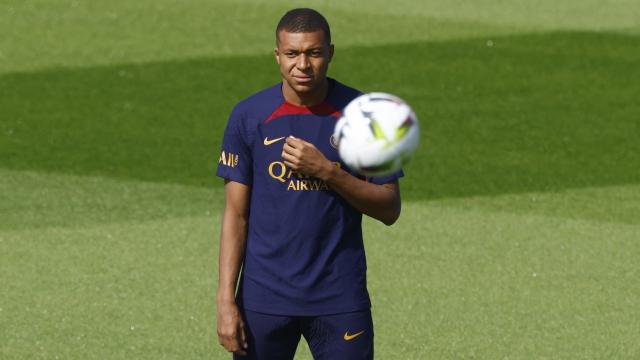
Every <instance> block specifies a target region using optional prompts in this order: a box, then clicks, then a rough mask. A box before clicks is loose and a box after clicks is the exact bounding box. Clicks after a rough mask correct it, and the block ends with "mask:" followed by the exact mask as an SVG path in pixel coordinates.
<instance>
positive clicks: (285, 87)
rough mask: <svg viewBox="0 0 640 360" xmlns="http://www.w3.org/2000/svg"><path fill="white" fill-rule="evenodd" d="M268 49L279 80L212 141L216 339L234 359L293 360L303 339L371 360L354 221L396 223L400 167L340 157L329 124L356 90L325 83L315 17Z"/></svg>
mask: <svg viewBox="0 0 640 360" xmlns="http://www.w3.org/2000/svg"><path fill="white" fill-rule="evenodd" d="M274 53H275V58H276V62H277V63H278V66H279V68H280V74H281V77H282V82H281V83H278V84H277V85H274V86H272V87H269V88H267V89H264V90H262V91H260V92H258V93H256V94H254V95H252V96H250V97H249V98H247V99H245V100H243V101H241V102H239V103H238V104H237V105H236V106H235V108H234V109H233V111H232V112H231V115H230V118H229V121H228V123H227V127H226V130H225V133H224V138H223V142H222V152H221V155H220V160H219V164H218V171H217V175H218V176H220V177H222V178H224V179H225V185H224V189H225V207H224V214H223V219H222V232H221V237H220V259H219V284H218V292H217V318H218V324H217V332H218V339H219V341H220V344H221V345H222V346H224V348H225V349H227V350H228V351H230V352H233V353H234V356H233V357H234V359H269V360H278V359H293V356H294V354H295V351H296V348H297V345H298V342H299V341H300V338H301V336H304V337H305V339H306V340H307V342H308V344H309V347H310V349H311V352H312V353H313V356H314V358H315V359H331V360H336V359H349V360H354V359H372V358H373V322H372V319H371V312H370V306H371V304H370V300H369V294H368V292H367V286H366V263H365V254H364V247H363V241H362V228H361V221H362V214H366V215H368V216H371V217H373V218H375V219H378V220H380V221H382V222H383V223H385V224H387V225H391V224H393V223H394V222H395V221H396V219H397V218H398V216H399V215H400V190H399V186H398V180H397V179H398V178H399V177H400V176H402V172H398V173H396V174H393V175H391V176H386V177H380V178H365V177H362V176H359V175H357V174H355V173H354V172H352V171H350V170H349V169H348V168H346V167H345V166H344V165H343V164H342V163H341V162H340V158H339V156H338V152H337V150H336V143H335V139H333V138H332V133H333V129H334V126H335V123H336V121H337V119H338V118H339V117H340V111H341V110H342V109H343V108H344V107H345V106H346V105H347V104H348V103H349V102H350V101H351V100H352V99H354V98H355V97H357V96H358V95H360V94H361V93H360V92H359V91H357V90H354V89H352V88H350V87H347V86H345V85H343V84H341V83H340V82H338V81H336V80H334V79H331V78H328V77H327V76H326V74H327V69H328V67H329V63H330V62H331V59H332V57H333V53H334V46H333V44H332V43H331V33H330V30H329V25H328V24H327V21H326V20H325V18H324V17H323V16H322V15H321V14H319V13H318V12H316V11H315V10H312V9H294V10H291V11H289V12H287V13H286V14H285V15H284V16H283V17H282V19H281V20H280V22H279V23H278V26H277V28H276V48H275V51H274ZM246 70H247V72H248V73H250V72H251V71H252V69H246ZM241 267H242V274H240V273H241V271H240V269H241ZM236 289H237V292H236Z"/></svg>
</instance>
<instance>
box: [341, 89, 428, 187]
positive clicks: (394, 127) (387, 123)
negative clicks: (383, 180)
mask: <svg viewBox="0 0 640 360" xmlns="http://www.w3.org/2000/svg"><path fill="white" fill-rule="evenodd" d="M333 137H334V139H335V140H336V142H337V146H338V153H339V154H340V158H341V159H342V161H344V163H345V164H346V165H347V166H348V167H349V168H351V169H352V170H354V171H356V172H358V173H360V174H363V175H366V176H381V175H388V174H391V173H393V172H395V171H398V170H400V168H401V167H402V166H403V165H404V164H406V163H407V161H409V159H410V158H411V155H412V154H413V152H414V150H415V149H416V147H417V146H418V141H419V138H420V129H419V126H418V119H417V117H416V114H415V113H414V112H413V110H411V107H410V106H409V105H407V103H405V102H404V101H403V100H402V99H400V98H399V97H397V96H394V95H391V94H386V93H380V92H374V93H369V94H364V95H361V96H359V97H357V98H355V99H353V101H351V102H350V103H349V105H347V107H345V108H344V111H343V115H342V117H341V118H340V120H338V122H337V123H336V127H335V130H334V133H333Z"/></svg>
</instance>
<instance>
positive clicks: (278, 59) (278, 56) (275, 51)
mask: <svg viewBox="0 0 640 360" xmlns="http://www.w3.org/2000/svg"><path fill="white" fill-rule="evenodd" d="M273 55H274V56H275V57H276V62H277V63H278V65H280V51H278V48H277V47H276V48H274V49H273Z"/></svg>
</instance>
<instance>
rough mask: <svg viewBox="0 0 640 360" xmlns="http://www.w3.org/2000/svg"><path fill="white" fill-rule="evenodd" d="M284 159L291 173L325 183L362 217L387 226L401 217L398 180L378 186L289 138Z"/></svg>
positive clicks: (314, 149)
mask: <svg viewBox="0 0 640 360" xmlns="http://www.w3.org/2000/svg"><path fill="white" fill-rule="evenodd" d="M282 158H283V159H284V163H285V164H286V165H287V166H289V167H290V168H291V169H292V170H294V171H299V172H301V173H303V174H305V175H309V176H313V177H315V178H318V179H321V180H324V181H325V182H326V183H327V185H329V186H330V187H331V188H332V189H333V190H334V191H335V192H337V193H338V194H340V196H342V197H343V198H344V199H345V200H347V202H349V204H351V206H353V207H354V208H356V209H357V210H358V211H360V212H362V213H363V214H366V215H369V216H371V217H373V218H375V219H378V220H380V221H382V222H383V223H384V224H386V225H391V224H393V223H394V222H395V221H396V220H397V219H398V217H399V216H400V186H399V185H398V182H397V181H394V182H391V183H388V184H383V185H377V184H373V183H369V182H366V181H363V180H360V179H358V178H356V177H354V176H352V175H350V174H349V173H347V172H346V171H344V170H342V169H340V168H339V167H337V166H335V165H334V164H333V163H332V162H331V161H329V160H327V158H326V157H325V156H324V155H323V154H322V153H321V152H320V151H319V150H318V149H317V148H316V147H315V146H314V145H313V144H311V143H309V142H306V141H304V140H301V139H296V138H293V137H288V138H287V140H286V144H285V145H284V147H283V151H282Z"/></svg>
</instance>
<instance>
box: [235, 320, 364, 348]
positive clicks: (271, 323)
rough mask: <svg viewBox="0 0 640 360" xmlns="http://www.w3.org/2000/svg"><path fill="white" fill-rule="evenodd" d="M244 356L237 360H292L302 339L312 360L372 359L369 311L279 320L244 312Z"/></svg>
mask: <svg viewBox="0 0 640 360" xmlns="http://www.w3.org/2000/svg"><path fill="white" fill-rule="evenodd" d="M242 312H243V317H244V321H245V325H246V328H247V330H248V334H247V336H248V344H249V348H248V349H247V356H238V355H234V356H233V358H234V359H236V360H248V359H251V360H257V359H260V360H262V359H268V360H291V359H293V356H294V355H295V353H296V348H297V347H298V342H299V341H300V337H301V336H304V338H305V340H307V343H308V344H309V348H310V349H311V353H312V354H313V358H314V359H315V360H324V359H331V360H341V359H345V360H370V359H373V321H372V319H371V311H369V310H366V311H358V312H351V313H344V314H334V315H322V316H280V315H268V314H262V313H257V312H253V311H249V310H243V311H242Z"/></svg>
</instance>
